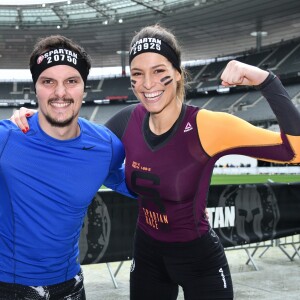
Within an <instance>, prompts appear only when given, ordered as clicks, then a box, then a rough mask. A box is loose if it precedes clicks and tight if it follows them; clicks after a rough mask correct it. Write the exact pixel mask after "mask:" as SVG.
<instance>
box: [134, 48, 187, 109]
mask: <svg viewBox="0 0 300 300" xmlns="http://www.w3.org/2000/svg"><path fill="white" fill-rule="evenodd" d="M130 72H131V86H132V89H133V91H134V94H135V95H136V97H137V98H138V99H139V100H140V101H141V103H142V104H143V105H144V106H145V108H146V109H147V110H148V111H149V112H151V113H159V112H161V111H162V110H163V109H164V108H165V107H167V106H169V105H176V90H177V84H178V81H180V79H181V74H180V73H179V72H178V71H177V70H176V69H175V68H174V67H173V66H172V64H171V63H170V62H169V60H168V59H167V58H165V57H164V56H162V55H160V54H158V53H153V52H146V53H143V54H139V55H137V56H136V57H135V58H134V59H133V60H132V62H131V65H130Z"/></svg>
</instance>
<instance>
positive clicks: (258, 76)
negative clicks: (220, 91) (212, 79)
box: [221, 60, 269, 86]
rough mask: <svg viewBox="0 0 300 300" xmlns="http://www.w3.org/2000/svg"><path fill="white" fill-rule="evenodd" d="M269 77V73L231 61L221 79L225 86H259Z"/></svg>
mask: <svg viewBox="0 0 300 300" xmlns="http://www.w3.org/2000/svg"><path fill="white" fill-rule="evenodd" d="M268 75H269V72H268V71H265V70H262V69H260V68H257V67H254V66H251V65H247V64H244V63H242V62H239V61H236V60H231V61H230V62H229V63H228V64H227V66H226V67H225V69H224V71H223V73H222V75H221V79H222V85H223V86H232V85H252V86H253V85H259V84H261V83H262V82H263V81H264V80H265V79H266V78H267V77H268Z"/></svg>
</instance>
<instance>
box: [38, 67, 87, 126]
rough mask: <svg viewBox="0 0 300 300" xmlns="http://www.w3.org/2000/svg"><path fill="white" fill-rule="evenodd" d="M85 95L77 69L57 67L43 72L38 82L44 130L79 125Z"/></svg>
mask: <svg viewBox="0 0 300 300" xmlns="http://www.w3.org/2000/svg"><path fill="white" fill-rule="evenodd" d="M83 95H84V82H83V80H82V78H81V76H80V73H79V72H78V71H77V70H76V69H74V68H72V67H70V66H67V65H57V66H53V67H50V68H48V69H46V70H45V71H43V72H42V73H41V75H40V76H39V78H38V80H37V82H36V96H37V99H38V103H39V112H40V114H39V118H40V119H39V121H40V125H41V126H42V128H45V127H46V128H49V125H50V127H67V126H69V125H71V124H74V123H77V117H78V114H79V110H80V108H81V104H82V99H83Z"/></svg>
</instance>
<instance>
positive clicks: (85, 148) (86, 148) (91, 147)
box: [82, 146, 96, 150]
mask: <svg viewBox="0 0 300 300" xmlns="http://www.w3.org/2000/svg"><path fill="white" fill-rule="evenodd" d="M95 147H96V146H90V147H85V146H84V147H82V150H91V149H93V148H95Z"/></svg>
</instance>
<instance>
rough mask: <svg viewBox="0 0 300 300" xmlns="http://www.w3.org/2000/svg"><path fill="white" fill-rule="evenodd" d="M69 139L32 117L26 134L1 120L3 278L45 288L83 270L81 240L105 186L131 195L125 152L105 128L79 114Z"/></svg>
mask: <svg viewBox="0 0 300 300" xmlns="http://www.w3.org/2000/svg"><path fill="white" fill-rule="evenodd" d="M78 123H79V126H80V129H81V133H80V135H79V136H78V137H76V138H74V139H70V140H64V141H62V140H57V139H54V138H52V137H50V136H48V135H47V134H46V133H45V132H43V130H42V129H41V128H40V126H39V124H38V114H35V115H34V116H33V117H32V118H30V119H29V125H30V131H29V132H28V133H27V134H26V135H25V134H23V133H22V132H21V131H20V130H19V128H17V127H16V126H15V125H14V124H13V123H12V122H10V121H9V120H5V121H1V122H0V281H2V282H9V283H19V284H24V285H34V286H37V285H50V284H56V283H60V282H63V281H65V280H68V279H70V278H72V277H74V276H75V275H76V274H77V273H78V272H79V269H80V265H79V249H78V239H79V236H80V231H81V227H82V223H83V220H84V216H85V213H86V210H87V208H88V206H89V204H90V202H91V200H92V199H93V197H94V195H95V194H96V192H97V191H98V189H99V188H100V187H101V185H102V184H104V185H106V186H107V187H109V188H112V189H114V190H116V191H117V192H120V193H122V194H125V195H128V196H131V193H130V192H129V191H128V190H127V187H126V184H125V177H124V169H123V162H124V156H125V153H124V149H123V146H122V143H121V142H120V141H119V139H118V138H117V137H116V136H115V135H114V134H113V133H112V132H111V131H109V130H108V129H107V128H105V127H103V126H99V125H94V124H92V123H90V122H87V121H86V120H84V119H79V121H78Z"/></svg>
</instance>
